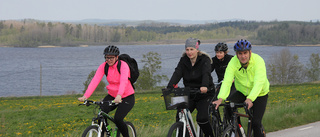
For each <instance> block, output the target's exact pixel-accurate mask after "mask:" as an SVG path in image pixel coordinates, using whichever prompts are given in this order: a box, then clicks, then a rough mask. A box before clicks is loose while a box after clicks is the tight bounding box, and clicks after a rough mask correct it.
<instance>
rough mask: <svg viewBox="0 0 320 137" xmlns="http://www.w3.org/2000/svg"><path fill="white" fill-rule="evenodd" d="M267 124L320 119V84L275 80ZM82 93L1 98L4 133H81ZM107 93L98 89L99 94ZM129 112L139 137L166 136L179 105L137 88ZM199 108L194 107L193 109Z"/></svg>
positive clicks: (87, 119)
mask: <svg viewBox="0 0 320 137" xmlns="http://www.w3.org/2000/svg"><path fill="white" fill-rule="evenodd" d="M270 89H271V91H270V93H269V99H268V105H267V110H266V113H265V116H264V119H263V124H264V127H265V129H266V131H267V132H272V131H277V130H281V129H285V128H289V127H294V126H298V125H303V124H307V123H311V122H315V121H320V115H319V114H320V99H319V94H320V91H319V89H320V84H319V83H315V84H299V85H284V86H271V88H270ZM80 96H81V95H63V96H45V97H38V96H37V97H4V98H0V137H15V136H45V137H56V136H57V137H58V136H59V137H60V136H65V137H78V136H80V135H81V133H82V132H83V130H84V129H85V128H86V127H87V126H89V125H90V123H91V119H92V118H93V116H94V114H93V110H94V107H85V106H78V104H79V103H80V102H79V101H77V98H78V97H80ZM104 96H105V94H97V95H93V96H92V97H91V98H90V99H92V100H100V99H102V98H103V97H104ZM135 97H136V104H135V106H134V108H133V109H132V110H131V112H130V113H129V114H128V116H127V117H126V118H125V120H127V121H131V122H132V123H133V124H134V125H135V127H136V130H137V134H138V136H139V137H147V136H148V137H163V136H166V134H167V132H168V130H169V128H170V126H171V125H172V124H173V123H174V121H175V113H176V111H174V110H170V111H167V110H165V105H164V101H163V98H162V97H161V93H160V90H158V91H155V92H154V91H153V92H146V93H140V94H139V93H136V95H135ZM193 114H195V113H193Z"/></svg>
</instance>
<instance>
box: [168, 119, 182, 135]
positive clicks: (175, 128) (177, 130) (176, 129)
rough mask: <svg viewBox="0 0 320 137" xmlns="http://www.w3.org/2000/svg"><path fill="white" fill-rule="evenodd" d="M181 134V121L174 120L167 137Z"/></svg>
mask: <svg viewBox="0 0 320 137" xmlns="http://www.w3.org/2000/svg"><path fill="white" fill-rule="evenodd" d="M182 136H183V123H182V122H176V123H174V124H173V125H172V126H171V127H170V129H169V132H168V135H167V137H182Z"/></svg>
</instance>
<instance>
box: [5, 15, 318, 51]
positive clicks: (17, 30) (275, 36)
mask: <svg viewBox="0 0 320 137" xmlns="http://www.w3.org/2000/svg"><path fill="white" fill-rule="evenodd" d="M188 37H195V38H199V39H201V40H204V41H206V40H216V41H226V40H236V39H239V38H246V39H250V41H252V42H253V41H254V43H255V44H268V45H294V44H318V43H320V23H319V22H278V21H273V22H256V21H230V22H221V23H208V24H202V25H189V26H181V25H170V24H169V23H148V24H147V23H142V24H139V25H137V26H126V25H125V24H122V25H119V26H106V25H97V24H95V25H91V24H72V23H62V22H43V21H37V20H32V19H24V20H21V21H12V20H5V21H0V46H1V45H2V46H15V47H37V46H40V45H56V46H77V45H82V44H86V45H101V44H104V45H105V44H109V43H139V42H140V43H143V42H158V43H159V42H160V43H161V42H162V43H166V42H167V43H170V42H171V43H172V41H179V42H183V41H184V40H185V39H186V38H188Z"/></svg>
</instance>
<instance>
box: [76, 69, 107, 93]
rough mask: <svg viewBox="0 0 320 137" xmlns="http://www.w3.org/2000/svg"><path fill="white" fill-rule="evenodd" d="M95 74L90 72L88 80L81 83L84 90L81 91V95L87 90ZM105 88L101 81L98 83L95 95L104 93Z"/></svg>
mask: <svg viewBox="0 0 320 137" xmlns="http://www.w3.org/2000/svg"><path fill="white" fill-rule="evenodd" d="M95 74H96V71H94V70H93V71H91V72H90V74H89V75H88V78H87V80H86V81H85V82H84V83H83V85H84V90H83V91H82V92H83V93H85V92H86V90H87V89H88V86H89V84H90V82H91V80H92V78H93V77H94V75H95ZM105 87H106V83H104V82H103V81H102V80H101V81H100V83H99V84H98V86H97V88H96V90H95V93H97V92H99V93H102V92H105Z"/></svg>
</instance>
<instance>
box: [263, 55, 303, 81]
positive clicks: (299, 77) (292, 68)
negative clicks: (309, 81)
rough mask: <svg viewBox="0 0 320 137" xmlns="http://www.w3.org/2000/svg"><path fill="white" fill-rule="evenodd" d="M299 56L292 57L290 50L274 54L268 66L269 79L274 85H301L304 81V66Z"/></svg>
mask: <svg viewBox="0 0 320 137" xmlns="http://www.w3.org/2000/svg"><path fill="white" fill-rule="evenodd" d="M298 59H299V57H298V55H291V53H290V51H289V50H288V49H283V50H281V51H280V53H278V54H276V53H275V54H274V55H273V56H272V58H271V63H270V64H269V65H268V71H269V73H268V77H269V81H270V83H272V84H290V83H300V82H302V81H303V80H304V76H305V75H304V71H303V65H302V64H301V63H300V62H299V60H298Z"/></svg>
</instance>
